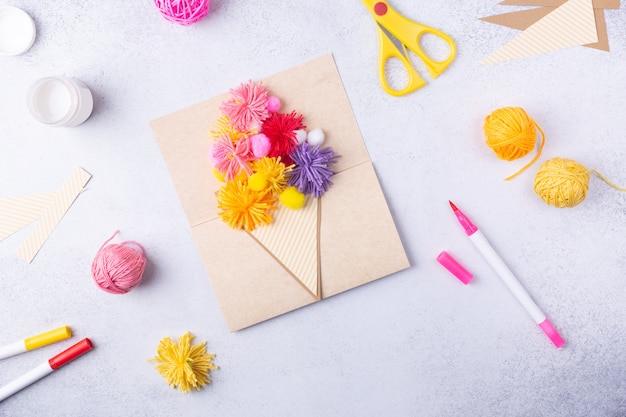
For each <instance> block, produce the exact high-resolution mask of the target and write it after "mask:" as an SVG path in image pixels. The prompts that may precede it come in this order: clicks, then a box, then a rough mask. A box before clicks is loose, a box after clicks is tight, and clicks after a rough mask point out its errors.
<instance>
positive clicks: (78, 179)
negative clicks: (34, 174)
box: [0, 168, 91, 262]
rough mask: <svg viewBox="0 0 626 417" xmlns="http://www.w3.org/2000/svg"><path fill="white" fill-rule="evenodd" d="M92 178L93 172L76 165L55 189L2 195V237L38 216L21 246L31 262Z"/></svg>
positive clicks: (20, 251) (24, 256)
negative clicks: (63, 181)
mask: <svg viewBox="0 0 626 417" xmlns="http://www.w3.org/2000/svg"><path fill="white" fill-rule="evenodd" d="M90 179H91V174H89V173H88V172H86V171H85V170H83V169H82V168H76V169H75V170H74V172H72V174H71V175H70V177H69V178H68V179H67V181H65V184H63V187H62V188H61V190H60V191H58V192H56V193H41V194H29V195H24V196H17V197H7V198H3V199H0V240H3V239H4V238H6V237H7V236H10V235H12V234H13V233H15V232H17V231H18V230H20V229H22V228H24V227H25V226H27V225H29V224H31V223H33V222H35V221H37V220H38V221H37V224H36V225H35V227H34V229H33V230H32V231H31V232H30V234H29V235H28V236H27V237H26V240H25V241H24V242H23V243H22V245H21V246H20V247H19V249H18V255H19V256H20V258H22V259H24V260H25V261H26V262H32V260H33V259H34V258H35V255H37V253H38V252H39V250H40V249H41V247H42V246H43V244H44V243H45V241H46V240H47V239H48V237H49V236H50V234H51V233H52V231H53V230H54V228H55V227H56V226H57V224H58V223H59V221H60V220H61V218H62V217H63V216H64V215H65V213H66V212H67V210H69V208H70V206H71V205H72V204H73V203H74V200H76V198H77V197H78V195H79V194H80V193H81V192H82V191H83V189H84V187H85V185H86V184H87V182H89V180H90Z"/></svg>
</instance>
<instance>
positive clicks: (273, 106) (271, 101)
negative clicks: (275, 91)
mask: <svg viewBox="0 0 626 417" xmlns="http://www.w3.org/2000/svg"><path fill="white" fill-rule="evenodd" d="M280 104H281V103H280V99H279V98H278V97H276V96H269V97H268V98H267V111H268V112H270V113H276V112H277V111H278V110H280Z"/></svg>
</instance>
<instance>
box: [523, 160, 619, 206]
mask: <svg viewBox="0 0 626 417" xmlns="http://www.w3.org/2000/svg"><path fill="white" fill-rule="evenodd" d="M591 172H593V173H594V174H596V175H597V176H598V177H600V179H602V180H603V181H604V182H606V183H607V184H608V185H610V186H611V187H613V188H615V189H616V190H619V191H626V188H622V187H619V186H617V185H615V184H613V183H612V182H611V181H609V180H608V179H607V178H606V177H604V176H603V175H602V174H600V173H599V172H598V171H596V170H595V169H592V170H589V169H587V168H586V167H585V166H584V165H582V164H580V163H578V162H576V161H574V160H572V159H565V158H552V159H550V160H548V161H546V162H544V163H543V164H542V165H541V167H540V168H539V171H538V172H537V174H536V175H535V185H534V187H533V188H534V190H535V193H537V195H538V196H539V197H541V199H542V200H543V201H545V202H546V203H548V204H549V205H551V206H554V207H558V208H564V207H574V206H576V205H578V204H580V203H582V201H583V200H584V199H585V197H586V196H587V190H588V188H589V177H590V173H591Z"/></svg>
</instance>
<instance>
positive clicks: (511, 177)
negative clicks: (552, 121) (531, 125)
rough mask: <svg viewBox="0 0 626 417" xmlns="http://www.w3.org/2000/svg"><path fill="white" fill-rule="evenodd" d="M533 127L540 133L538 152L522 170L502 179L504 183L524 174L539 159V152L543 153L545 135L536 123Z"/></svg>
mask: <svg viewBox="0 0 626 417" xmlns="http://www.w3.org/2000/svg"><path fill="white" fill-rule="evenodd" d="M535 127H536V128H537V130H538V131H539V133H541V144H540V145H539V151H537V155H535V156H534V157H533V159H532V160H531V161H530V162H529V163H527V164H526V165H524V166H523V167H522V168H520V169H519V170H518V171H517V172H516V173H514V174H513V175H509V176H508V177H506V178H505V179H504V180H505V181H509V180H512V179H513V178H515V177H517V176H518V175H519V174H521V173H522V172H524V171H525V170H526V169H527V168H528V167H529V166H531V165H532V164H534V163H535V162H537V159H539V157H540V156H541V152H542V151H543V145H545V143H546V135H545V134H544V133H543V129H542V128H541V127H540V126H539V125H538V124H537V123H535Z"/></svg>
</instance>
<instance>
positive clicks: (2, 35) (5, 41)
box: [0, 6, 35, 55]
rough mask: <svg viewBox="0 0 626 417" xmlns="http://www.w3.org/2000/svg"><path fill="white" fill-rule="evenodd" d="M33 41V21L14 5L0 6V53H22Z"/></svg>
mask: <svg viewBox="0 0 626 417" xmlns="http://www.w3.org/2000/svg"><path fill="white" fill-rule="evenodd" d="M33 42H35V22H34V21H33V19H32V18H31V17H30V16H29V15H28V13H26V12H25V11H23V10H22V9H18V8H17V7H14V6H0V55H19V54H22V53H24V52H26V51H28V49H29V48H30V47H31V46H32V45H33Z"/></svg>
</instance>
